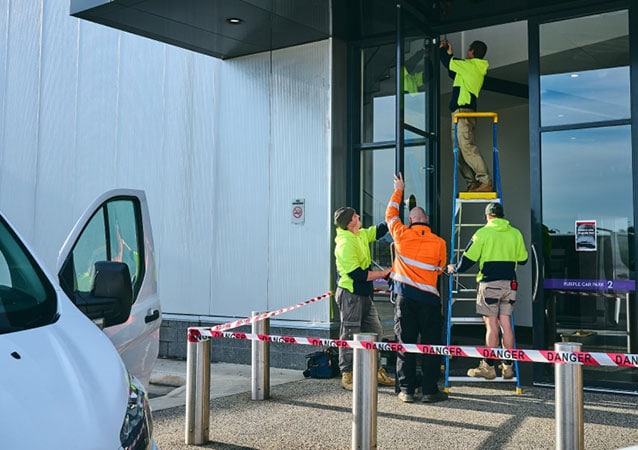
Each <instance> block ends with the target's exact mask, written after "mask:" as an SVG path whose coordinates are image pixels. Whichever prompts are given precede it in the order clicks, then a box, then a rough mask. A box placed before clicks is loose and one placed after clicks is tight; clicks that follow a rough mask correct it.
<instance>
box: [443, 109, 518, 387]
mask: <svg viewBox="0 0 638 450" xmlns="http://www.w3.org/2000/svg"><path fill="white" fill-rule="evenodd" d="M460 117H476V118H491V119H492V122H493V150H492V173H493V177H492V186H493V187H494V188H495V190H494V191H493V192H465V191H462V192H459V190H458V158H459V147H458V136H457V133H458V118H460ZM453 121H454V195H453V197H452V198H453V205H452V233H451V245H450V264H455V263H456V262H457V261H458V260H459V258H460V257H461V254H462V253H463V250H464V248H463V247H461V245H462V244H466V243H467V242H469V240H470V239H471V237H472V235H473V234H474V232H475V231H476V230H477V229H478V228H480V227H482V226H483V225H485V206H486V205H487V204H488V203H491V202H498V203H500V204H503V201H502V192H501V175H500V168H499V163H498V146H497V124H498V114H497V113H495V112H460V113H457V114H455V115H454V118H453ZM464 213H465V214H466V216H465V217H464ZM477 272H478V270H477V271H475V272H474V273H471V272H466V273H455V274H452V275H450V277H449V286H448V301H447V305H446V309H445V318H446V328H445V340H446V345H448V346H449V345H452V328H453V326H456V325H458V326H467V325H479V326H482V327H485V325H484V323H483V318H482V317H481V316H478V315H477V314H476V309H475V305H476V290H477V286H478V284H477V283H476V274H477ZM512 331H513V332H514V316H512ZM514 339H516V335H514ZM514 345H516V342H515V344H514ZM481 346H483V345H481ZM450 359H451V356H449V355H448V356H446V357H445V387H444V391H445V392H449V391H450V381H470V382H482V381H490V382H515V383H516V393H517V394H520V393H522V389H521V384H520V377H519V371H518V361H516V360H514V361H513V363H514V375H515V376H514V378H511V379H507V380H506V379H503V378H502V377H500V376H498V377H496V378H494V379H493V380H486V379H484V378H475V377H469V376H450Z"/></svg>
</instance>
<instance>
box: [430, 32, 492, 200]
mask: <svg viewBox="0 0 638 450" xmlns="http://www.w3.org/2000/svg"><path fill="white" fill-rule="evenodd" d="M486 52H487V45H485V43H484V42H482V41H474V42H472V43H471V44H470V47H469V48H468V50H467V58H466V59H458V58H454V57H453V53H452V44H450V42H449V41H448V40H447V39H442V40H441V43H440V60H441V64H442V65H443V66H444V67H445V68H446V69H447V71H448V74H449V76H450V78H452V79H453V80H454V81H453V83H452V94H451V96H450V111H451V112H452V116H454V115H455V114H456V113H459V112H476V108H477V100H478V96H479V92H480V91H481V88H482V87H483V81H484V80H485V75H486V74H487V68H488V67H489V63H488V62H487V60H485V59H483V58H484V57H485V53H486ZM475 128H476V118H475V117H463V118H459V119H458V133H456V135H457V136H458V146H459V149H460V150H461V152H460V156H461V157H460V158H459V172H460V173H461V175H462V176H463V178H465V181H466V182H467V191H469V192H492V191H493V190H494V188H493V187H492V179H491V177H490V174H489V173H488V170H487V165H486V164H485V160H484V159H483V156H482V155H481V152H480V151H479V148H478V146H477V145H476V142H475V140H474V129H475ZM454 131H455V126H454V121H452V142H454V141H455V132H454Z"/></svg>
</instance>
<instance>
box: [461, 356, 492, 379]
mask: <svg viewBox="0 0 638 450" xmlns="http://www.w3.org/2000/svg"><path fill="white" fill-rule="evenodd" d="M467 376H468V377H475V378H485V379H486V380H493V379H494V378H496V370H494V366H490V365H489V364H488V363H487V362H485V360H481V363H480V364H479V366H478V367H477V368H475V369H470V370H468V371H467Z"/></svg>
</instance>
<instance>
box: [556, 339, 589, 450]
mask: <svg viewBox="0 0 638 450" xmlns="http://www.w3.org/2000/svg"><path fill="white" fill-rule="evenodd" d="M581 347H582V344H581V343H580V342H556V343H555V344H554V350H555V351H557V352H579V351H581ZM554 379H555V384H556V387H555V391H556V449H557V450H574V449H579V450H582V449H583V448H585V437H584V436H585V434H584V432H585V431H584V417H583V366H582V365H581V364H560V363H557V364H555V365H554Z"/></svg>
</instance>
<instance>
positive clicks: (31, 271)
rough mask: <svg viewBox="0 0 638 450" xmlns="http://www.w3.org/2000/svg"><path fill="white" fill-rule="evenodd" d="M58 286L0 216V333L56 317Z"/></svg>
mask: <svg viewBox="0 0 638 450" xmlns="http://www.w3.org/2000/svg"><path fill="white" fill-rule="evenodd" d="M57 317H58V316H57V302H56V294H55V289H54V288H53V286H52V285H51V284H50V283H49V281H48V280H47V278H46V276H45V275H44V273H43V272H42V271H41V269H40V267H39V266H38V264H37V263H36V262H35V260H34V259H33V257H32V256H31V255H30V254H29V253H28V251H27V250H26V248H25V247H24V246H23V245H22V243H21V242H20V241H19V239H18V237H17V236H16V235H15V234H14V233H13V231H12V230H11V229H10V228H9V226H8V224H7V223H6V222H5V221H4V220H3V219H1V218H0V334H2V333H11V332H15V331H22V330H27V329H30V328H37V327H40V326H43V325H47V324H50V323H52V322H54V321H55V320H57Z"/></svg>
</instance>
